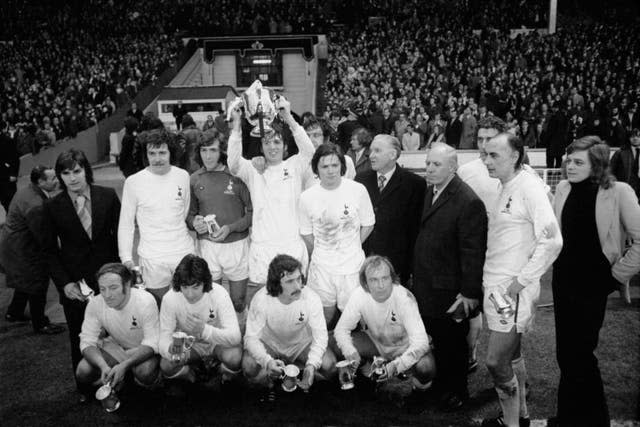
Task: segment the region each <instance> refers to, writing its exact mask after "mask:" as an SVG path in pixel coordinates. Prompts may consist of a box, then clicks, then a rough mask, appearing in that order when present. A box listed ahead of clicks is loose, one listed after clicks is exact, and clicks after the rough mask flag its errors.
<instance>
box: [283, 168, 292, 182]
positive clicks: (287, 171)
mask: <svg viewBox="0 0 640 427" xmlns="http://www.w3.org/2000/svg"><path fill="white" fill-rule="evenodd" d="M289 178H291V175H290V174H289V169H287V168H283V169H282V180H283V181H286V180H287V179H289Z"/></svg>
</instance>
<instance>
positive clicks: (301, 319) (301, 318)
mask: <svg viewBox="0 0 640 427" xmlns="http://www.w3.org/2000/svg"><path fill="white" fill-rule="evenodd" d="M298 322H304V313H303V312H300V317H298Z"/></svg>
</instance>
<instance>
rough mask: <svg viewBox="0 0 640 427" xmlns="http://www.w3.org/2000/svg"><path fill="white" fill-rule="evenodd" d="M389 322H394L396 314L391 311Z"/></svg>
mask: <svg viewBox="0 0 640 427" xmlns="http://www.w3.org/2000/svg"><path fill="white" fill-rule="evenodd" d="M391 321H392V322H395V321H396V313H395V312H394V311H393V310H391Z"/></svg>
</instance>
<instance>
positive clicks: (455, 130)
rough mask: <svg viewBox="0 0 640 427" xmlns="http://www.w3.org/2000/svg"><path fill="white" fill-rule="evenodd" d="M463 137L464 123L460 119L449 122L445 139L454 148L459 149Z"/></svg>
mask: <svg viewBox="0 0 640 427" xmlns="http://www.w3.org/2000/svg"><path fill="white" fill-rule="evenodd" d="M461 137H462V122H461V121H460V118H459V117H456V118H455V120H452V121H449V123H447V127H446V129H445V131H444V139H445V140H446V141H447V144H449V145H450V146H452V147H455V148H458V146H459V145H460V138H461Z"/></svg>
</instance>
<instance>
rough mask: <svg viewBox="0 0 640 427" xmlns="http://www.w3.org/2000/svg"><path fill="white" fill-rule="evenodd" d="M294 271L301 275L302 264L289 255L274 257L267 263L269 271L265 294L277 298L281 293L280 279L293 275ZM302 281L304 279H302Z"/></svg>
mask: <svg viewBox="0 0 640 427" xmlns="http://www.w3.org/2000/svg"><path fill="white" fill-rule="evenodd" d="M296 270H300V274H302V264H301V263H300V261H298V260H297V259H295V258H294V257H292V256H290V255H283V254H280V255H276V257H275V258H274V259H273V260H271V262H270V263H269V271H268V273H267V293H268V294H269V295H271V296H272V297H277V296H278V295H280V294H281V293H282V284H281V283H280V279H282V278H283V277H284V276H285V274H287V273H289V274H290V273H293V272H294V271H296ZM303 281H304V277H303Z"/></svg>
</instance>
